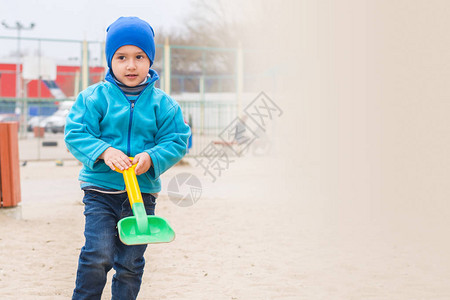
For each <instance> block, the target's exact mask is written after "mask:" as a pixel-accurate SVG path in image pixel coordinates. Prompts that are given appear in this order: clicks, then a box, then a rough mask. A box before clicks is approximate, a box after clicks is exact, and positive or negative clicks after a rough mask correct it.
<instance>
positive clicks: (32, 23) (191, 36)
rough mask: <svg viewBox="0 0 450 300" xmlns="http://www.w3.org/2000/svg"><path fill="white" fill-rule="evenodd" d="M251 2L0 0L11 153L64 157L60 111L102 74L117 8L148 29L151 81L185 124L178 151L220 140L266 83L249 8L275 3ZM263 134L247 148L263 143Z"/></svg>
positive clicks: (2, 89) (270, 77)
mask: <svg viewBox="0 0 450 300" xmlns="http://www.w3.org/2000/svg"><path fill="white" fill-rule="evenodd" d="M261 3H262V4H264V5H263V6H256V7H255V6H254V3H251V2H247V3H244V4H238V3H237V2H225V1H220V0H217V1H202V0H186V1H180V0H171V1H164V2H163V3H160V2H154V1H134V2H133V3H132V4H128V3H126V4H125V3H122V2H119V1H108V2H107V1H96V2H92V1H78V2H73V1H31V0H30V1H19V2H10V1H0V7H1V12H2V14H1V19H0V21H1V25H0V43H1V47H0V122H2V121H18V122H20V126H19V127H20V130H19V137H20V144H21V147H20V159H21V160H22V161H29V160H54V159H71V155H70V154H69V153H68V152H67V151H66V149H65V146H64V142H63V132H64V126H65V117H66V116H67V113H68V111H69V110H70V107H71V105H72V104H73V102H74V100H75V99H76V96H77V95H78V93H79V92H80V91H81V90H83V89H85V88H87V87H88V86H89V85H92V84H95V83H97V82H99V81H102V80H103V79H104V76H105V73H106V71H107V67H106V61H105V57H104V45H105V42H104V41H105V34H106V28H107V26H109V24H111V23H112V22H114V21H115V20H116V19H117V18H118V17H120V16H122V15H124V16H127V15H137V16H139V17H140V18H142V19H144V20H146V21H148V22H149V23H150V24H151V25H152V26H153V28H154V29H155V33H156V37H155V38H156V44H157V45H156V58H155V62H154V65H153V67H152V68H153V69H155V70H156V71H157V72H158V74H159V76H160V80H159V81H158V82H157V83H156V86H157V87H159V88H161V89H163V90H164V91H165V92H167V93H168V94H170V95H171V96H172V97H173V98H174V99H175V100H176V101H178V102H179V103H180V105H181V107H182V110H183V113H184V116H185V119H186V120H185V121H186V122H187V123H189V124H190V126H191V127H192V129H193V130H192V131H193V135H192V138H191V140H190V149H189V153H188V155H189V156H198V155H199V153H200V152H201V151H202V149H204V148H205V147H206V146H207V145H208V144H210V143H211V142H212V143H215V145H216V146H217V147H225V146H226V145H225V144H224V141H222V140H221V139H220V137H219V134H220V133H221V132H222V131H223V130H224V129H225V128H226V127H227V126H228V125H230V124H231V123H232V122H233V120H235V119H236V118H237V117H239V116H242V115H243V109H244V108H245V106H246V105H248V104H249V103H250V102H251V101H253V100H254V98H255V97H256V96H257V95H258V94H259V93H260V92H262V91H264V92H266V93H270V92H272V93H273V92H275V91H276V84H277V82H276V80H275V78H276V77H277V72H279V70H278V69H279V65H277V63H274V62H272V61H271V60H266V61H265V62H264V63H260V62H259V61H258V60H257V59H256V58H257V57H261V55H260V54H261V53H264V51H265V49H264V47H265V45H263V44H261V43H259V44H258V43H255V39H252V38H251V37H254V36H255V35H254V33H255V30H261V29H258V27H262V26H266V25H263V23H264V22H262V20H263V18H262V17H261V16H258V15H257V13H258V11H259V10H262V11H270V9H271V7H275V6H274V4H270V3H269V1H262V2H261ZM267 138H268V136H267V135H265V137H264V138H261V139H260V141H263V140H264V139H266V140H265V141H263V142H262V143H259V145H258V146H257V147H259V148H261V149H253V150H254V152H258V151H259V152H263V153H265V152H267V151H266V150H267V149H265V148H268V147H267V144H268V143H269V141H268V140H267ZM255 145H256V144H255ZM247 150H248V151H253V150H252V149H250V148H249V149H247ZM231 153H232V152H231Z"/></svg>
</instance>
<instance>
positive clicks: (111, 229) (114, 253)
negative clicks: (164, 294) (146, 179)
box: [72, 191, 156, 300]
mask: <svg viewBox="0 0 450 300" xmlns="http://www.w3.org/2000/svg"><path fill="white" fill-rule="evenodd" d="M142 197H143V199H144V204H145V209H146V211H147V214H148V215H154V213H155V205H156V199H155V197H154V196H153V195H150V194H142ZM83 202H84V204H85V209H84V215H85V217H86V223H85V230H84V236H85V238H86V241H85V245H84V246H83V248H82V249H81V253H80V258H79V260H78V271H77V279H76V287H75V290H74V292H73V296H72V299H73V300H75V299H76V300H78V299H101V295H102V292H103V288H104V287H105V284H106V278H107V275H106V274H107V273H108V271H110V270H111V268H114V270H115V271H116V273H115V274H114V276H113V279H112V287H111V289H112V291H111V292H112V299H117V300H126V299H136V297H137V294H138V293H139V289H140V287H141V281H142V274H143V273H144V265H145V260H144V252H145V249H146V248H147V245H136V246H127V245H125V244H123V243H122V242H121V241H120V239H119V236H118V232H117V227H116V225H117V222H118V221H119V220H120V219H122V218H124V217H127V216H131V215H132V211H131V207H130V203H129V200H128V196H127V194H126V193H121V194H104V193H100V192H96V191H85V194H84V198H83Z"/></svg>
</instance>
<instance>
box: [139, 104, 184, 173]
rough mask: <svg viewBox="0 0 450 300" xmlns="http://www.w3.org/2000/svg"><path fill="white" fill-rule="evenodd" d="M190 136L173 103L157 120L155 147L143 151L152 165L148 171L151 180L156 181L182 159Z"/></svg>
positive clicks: (179, 111)
mask: <svg viewBox="0 0 450 300" xmlns="http://www.w3.org/2000/svg"><path fill="white" fill-rule="evenodd" d="M190 135H191V129H190V128H189V126H188V125H187V124H186V123H185V122H184V118H183V114H182V112H181V108H180V106H179V105H178V104H177V103H174V104H173V106H172V107H171V108H170V109H169V110H168V111H167V113H166V114H165V115H164V116H163V117H162V118H161V119H159V120H158V133H157V134H156V136H155V146H154V147H153V148H151V149H147V150H145V152H147V153H148V154H149V155H150V157H151V159H152V163H153V164H152V167H151V168H150V169H149V171H148V172H149V174H150V177H151V178H152V179H157V178H158V177H159V176H160V175H161V174H163V173H164V172H165V171H167V170H168V169H169V168H170V167H172V166H173V165H175V164H176V163H177V162H179V161H180V160H181V158H183V156H184V155H185V154H186V147H187V141H188V139H189V137H190Z"/></svg>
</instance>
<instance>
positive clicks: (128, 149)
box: [127, 101, 135, 156]
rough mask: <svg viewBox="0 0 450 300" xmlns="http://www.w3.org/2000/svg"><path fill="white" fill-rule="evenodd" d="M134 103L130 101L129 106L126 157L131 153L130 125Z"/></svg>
mask: <svg viewBox="0 0 450 300" xmlns="http://www.w3.org/2000/svg"><path fill="white" fill-rule="evenodd" d="M134 102H135V101H131V105H130V122H129V124H128V143H127V155H128V156H130V153H131V123H132V122H133V111H134Z"/></svg>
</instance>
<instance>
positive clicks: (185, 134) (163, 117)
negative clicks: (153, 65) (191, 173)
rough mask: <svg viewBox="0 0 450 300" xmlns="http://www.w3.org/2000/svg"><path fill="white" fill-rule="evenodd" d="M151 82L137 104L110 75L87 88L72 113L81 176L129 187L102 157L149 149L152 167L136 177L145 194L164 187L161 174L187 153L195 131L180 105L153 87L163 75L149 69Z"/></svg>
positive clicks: (71, 141) (70, 138) (69, 127)
mask: <svg viewBox="0 0 450 300" xmlns="http://www.w3.org/2000/svg"><path fill="white" fill-rule="evenodd" d="M149 74H150V75H151V77H150V79H149V84H148V86H147V87H146V88H145V89H144V90H143V91H142V93H141V94H140V95H139V97H138V98H137V100H136V101H134V103H133V102H132V101H129V100H128V98H127V97H126V96H125V95H124V93H123V92H122V90H121V89H120V88H119V87H118V86H117V84H116V83H115V82H114V80H113V78H112V76H111V74H110V73H108V74H107V76H106V81H105V82H101V83H98V84H95V85H92V86H90V87H88V88H87V89H86V90H84V91H82V92H81V93H80V94H79V96H78V98H77V100H76V101H75V104H74V105H73V106H72V109H71V111H70V113H69V115H68V116H67V120H66V128H65V142H66V146H67V148H68V149H69V151H70V152H71V153H72V154H73V155H74V156H75V158H77V159H78V160H79V161H80V162H82V163H83V168H82V169H81V171H80V174H79V180H80V181H84V182H89V183H92V184H94V185H99V186H102V187H107V188H111V189H117V190H124V189H125V184H124V181H123V176H122V174H120V173H117V172H115V171H112V170H111V169H110V168H109V167H108V166H107V165H106V164H105V163H104V161H103V160H101V159H98V157H99V156H100V154H102V153H103V152H104V151H105V150H106V149H107V148H108V147H114V148H116V149H119V150H121V151H122V152H124V153H125V154H127V155H128V156H135V155H136V154H138V153H141V152H144V151H145V152H147V153H148V154H149V155H150V157H151V159H152V162H153V164H152V167H151V168H150V169H149V170H148V171H147V172H146V173H144V174H142V175H139V176H137V178H138V183H139V187H140V189H141V192H143V193H157V192H159V191H160V190H161V182H160V179H159V177H160V175H161V174H162V173H164V172H165V171H166V170H167V169H169V168H170V167H171V166H173V165H174V164H176V163H177V162H178V161H179V160H181V158H182V157H183V156H184V154H185V153H186V144H187V140H188V138H189V136H190V134H191V132H190V128H189V126H188V125H186V124H185V122H184V118H183V115H182V112H181V109H180V106H179V105H178V103H177V102H175V101H174V100H173V99H172V98H170V97H169V96H168V95H167V94H165V93H164V92H163V91H161V90H160V89H158V88H155V87H154V84H155V81H156V80H157V79H158V75H157V74H156V72H155V71H153V70H150V72H149Z"/></svg>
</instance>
